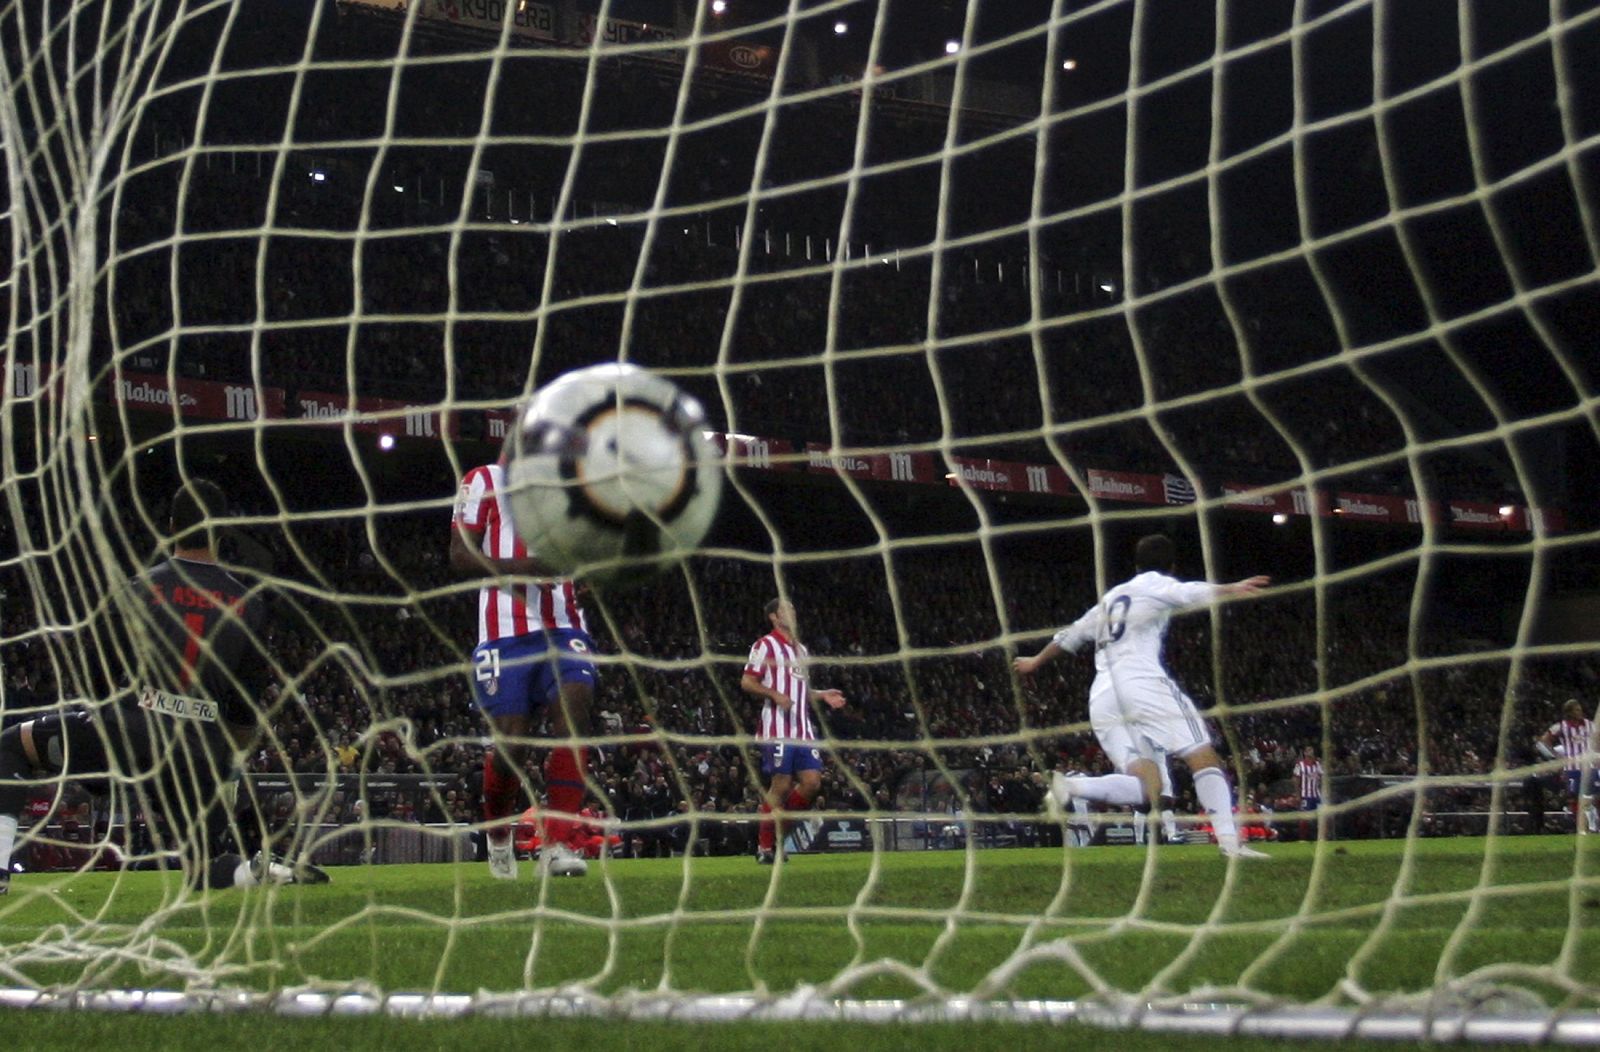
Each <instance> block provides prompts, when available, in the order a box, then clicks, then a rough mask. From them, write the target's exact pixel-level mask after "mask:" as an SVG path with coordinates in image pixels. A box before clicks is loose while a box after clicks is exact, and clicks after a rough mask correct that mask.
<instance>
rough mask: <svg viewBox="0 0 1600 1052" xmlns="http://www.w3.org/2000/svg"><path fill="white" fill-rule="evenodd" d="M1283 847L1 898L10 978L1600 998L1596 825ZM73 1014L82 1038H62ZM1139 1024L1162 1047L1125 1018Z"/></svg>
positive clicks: (400, 1024)
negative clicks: (1551, 832) (1226, 853)
mask: <svg viewBox="0 0 1600 1052" xmlns="http://www.w3.org/2000/svg"><path fill="white" fill-rule="evenodd" d="M1594 839H1596V840H1600V838H1594ZM1270 850H1271V851H1272V853H1273V856H1274V857H1273V858H1272V859H1271V860H1270V861H1266V862H1257V863H1241V864H1239V865H1237V866H1234V867H1231V868H1230V867H1229V866H1228V865H1227V864H1226V863H1225V862H1224V861H1223V860H1222V859H1221V858H1220V857H1219V856H1218V855H1217V853H1216V851H1215V850H1214V849H1211V848H1204V847H1164V848H1161V849H1158V850H1157V851H1156V852H1154V853H1153V854H1151V853H1147V852H1146V851H1144V850H1143V849H1139V848H1109V847H1108V848H1094V849H1090V850H1077V851H1061V850H1044V849H1040V850H1002V851H972V852H929V853H899V854H883V855H879V856H877V857H876V858H874V857H873V856H871V855H833V856H806V857H800V858H796V859H793V860H792V861H790V862H789V863H788V864H787V865H785V866H782V867H779V868H777V869H776V870H774V869H768V868H764V867H757V866H756V865H755V864H754V863H753V862H752V861H751V860H750V859H747V858H735V859H690V860H687V861H686V860H684V859H672V860H656V861H631V860H630V861H611V862H609V863H605V864H595V865H593V866H592V868H591V872H590V874H589V876H588V877H587V878H584V879H581V880H554V881H548V882H544V881H540V880H539V879H538V878H537V877H536V876H535V875H534V874H533V872H532V866H530V865H528V864H526V863H525V864H524V870H523V878H522V879H521V880H520V881H518V882H517V883H516V884H506V883H500V882H496V881H494V880H492V879H491V878H490V877H489V874H488V870H487V867H486V866H484V865H482V864H469V865H462V866H451V865H432V866H378V867H363V868H346V869H336V870H334V871H333V875H334V882H333V883H332V884H330V885H326V886H319V887H304V888H301V887H290V888H283V889H273V890H266V889H258V890H252V891H249V892H232V891H230V892H218V893H212V894H210V895H207V896H204V897H195V896H186V895H183V894H180V889H179V886H178V881H177V880H176V878H175V877H172V876H170V875H164V874H159V873H129V874H120V875H118V874H102V873H93V874H75V875H70V876H69V875H58V874H36V875H24V876H20V877H18V878H16V879H15V880H14V881H13V886H12V891H11V894H10V895H9V896H8V897H7V898H6V899H0V986H9V987H22V986H45V987H50V986H55V987H62V986H75V985H81V986H84V987H92V988H100V989H114V988H157V989H182V988H185V987H189V986H197V985H203V981H202V980H199V979H197V978H196V976H197V975H209V976H210V977H211V981H213V982H214V983H216V984H219V985H227V986H239V987H247V988H252V989H260V990H276V989H282V988H288V987H298V986H305V985H312V986H316V987H319V988H324V989H344V988H364V989H370V988H372V987H373V986H376V987H377V988H379V989H382V990H384V991H400V992H441V993H471V992H474V991H478V990H488V991H500V992H504V991H513V990H517V989H522V988H538V989H549V988H553V987H560V986H566V985H568V984H582V985H584V986H587V987H590V988H593V989H596V990H599V991H603V992H618V991H627V990H637V991H650V990H656V989H660V988H663V987H664V986H667V987H670V988H672V989H674V990H678V991H690V992H698V993H718V992H740V991H750V990H764V991H768V992H772V993H781V992H783V991H787V990H791V989H793V988H795V987H796V986H799V985H802V984H812V985H817V984H823V983H827V982H829V981H831V980H833V979H834V978H835V977H836V976H839V975H840V974H841V973H847V972H848V973H850V974H852V975H853V976H854V979H853V981H852V982H851V983H850V984H849V986H848V989H844V990H840V991H838V992H839V993H841V994H842V995H845V996H850V997H854V998H883V997H915V996H917V995H918V994H919V993H921V992H922V991H923V990H924V989H925V988H926V989H934V990H939V991H943V992H948V993H954V994H975V995H977V996H980V997H985V998H991V997H992V998H1018V999H1034V998H1041V999H1052V1000H1069V999H1074V998H1081V997H1084V996H1086V995H1088V994H1091V993H1092V992H1093V991H1094V988H1095V985H1094V984H1096V983H1106V984H1109V985H1111V986H1114V987H1116V988H1118V989H1120V990H1125V991H1131V992H1142V993H1145V994H1149V995H1156V994H1159V993H1162V992H1176V991H1183V990H1189V989H1193V988H1196V987H1212V988H1217V989H1220V990H1223V991H1228V990H1233V989H1238V988H1241V987H1247V988H1248V989H1250V990H1252V991H1255V992H1258V993H1261V994H1267V995H1275V996H1282V997H1285V998H1290V999H1295V1000H1309V999H1316V998H1323V997H1327V996H1329V995H1335V996H1337V995H1338V993H1339V991H1340V989H1341V987H1340V984H1341V983H1343V982H1353V983H1355V984H1356V985H1358V986H1359V987H1360V988H1361V989H1364V990H1366V991H1370V992H1396V991H1416V990H1424V989H1427V988H1429V987H1431V986H1433V985H1434V983H1435V982H1436V980H1437V979H1438V978H1440V977H1453V976H1459V975H1463V974H1465V973H1468V972H1471V971H1473V970H1475V969H1479V968H1482V967H1484V966H1488V965H1515V966H1523V968H1522V970H1521V971H1509V972H1507V973H1506V974H1507V976H1508V977H1509V978H1510V979H1512V980H1513V981H1515V982H1517V983H1518V984H1519V985H1522V986H1524V987H1526V988H1529V989H1532V990H1534V991H1536V992H1538V993H1539V994H1540V995H1541V996H1542V997H1544V998H1545V1000H1546V1001H1547V1002H1549V1003H1551V1004H1561V1003H1565V1004H1568V1005H1570V1006H1573V1007H1584V1008H1593V1007H1595V1006H1596V1004H1597V1002H1600V845H1596V844H1593V843H1592V841H1589V840H1585V841H1582V842H1580V841H1578V840H1577V839H1576V838H1573V837H1548V838H1500V839H1493V840H1486V839H1467V838H1462V839H1453V840H1425V841H1424V840H1419V841H1414V842H1412V843H1410V844H1409V845H1408V844H1407V843H1405V842H1403V841H1374V842H1352V843H1339V844H1324V845H1321V846H1320V847H1318V846H1317V845H1305V844H1296V845H1288V844H1285V845H1274V846H1273V847H1271V848H1270ZM1063 940H1066V941H1065V942H1063ZM1063 947H1070V949H1071V951H1072V952H1071V954H1063V953H1062V952H1061V951H1062V948H1063ZM1019 955H1020V956H1019ZM1008 962H1009V963H1008ZM197 966H198V967H199V968H201V969H203V972H197V971H195V969H196V967H197ZM251 1018H252V1017H250V1016H245V1017H244V1019H245V1020H249V1019H251ZM0 1023H3V1026H4V1029H5V1030H6V1031H8V1032H11V1031H13V1029H14V1028H24V1029H21V1030H18V1031H17V1032H19V1033H22V1032H26V1033H29V1034H31V1035H32V1039H31V1040H28V1041H26V1042H24V1045H23V1046H20V1047H32V1048H46V1047H67V1045H69V1044H75V1045H76V1047H82V1044H81V1042H82V1040H83V1039H84V1036H85V1035H86V1034H88V1033H90V1032H92V1031H93V1030H94V1028H96V1027H100V1026H109V1027H111V1028H112V1029H111V1030H110V1031H108V1032H109V1033H117V1034H123V1035H127V1034H131V1033H133V1032H136V1031H137V1030H138V1029H139V1028H144V1027H154V1028H156V1031H155V1032H154V1033H152V1034H151V1035H150V1036H149V1037H148V1040H147V1041H146V1040H140V1041H139V1044H140V1045H144V1044H146V1043H148V1044H151V1045H152V1046H153V1045H157V1044H165V1045H174V1044H178V1045H183V1044H187V1043H188V1042H189V1041H190V1040H191V1039H192V1040H194V1041H196V1042H203V1043H204V1044H206V1045H207V1047H212V1048H216V1047H227V1046H228V1044H229V1040H230V1039H229V1037H228V1035H229V1034H230V1033H238V1034H239V1036H240V1039H241V1041H242V1042H243V1041H247V1039H248V1037H249V1030H250V1027H249V1026H248V1025H246V1024H245V1023H241V1022H239V1021H238V1020H233V1019H230V1018H226V1017H224V1018H211V1019H204V1018H183V1019H129V1018H127V1017H114V1016H113V1017H98V1018H93V1019H85V1018H81V1017H73V1016H62V1015H59V1014H57V1013H41V1012H27V1013H16V1012H8V1013H5V1016H4V1018H3V1019H0ZM272 1025H273V1026H274V1027H290V1028H291V1031H290V1032H292V1033H298V1034H300V1035H301V1037H300V1038H298V1039H296V1040H295V1042H294V1045H295V1047H318V1046H319V1044H320V1042H322V1041H327V1042H328V1045H329V1047H339V1048H343V1049H351V1048H359V1047H368V1046H367V1045H365V1044H362V1043H361V1042H363V1041H365V1040H367V1039H368V1038H369V1037H370V1038H371V1039H373V1040H379V1039H381V1035H384V1034H388V1035H390V1036H389V1037H388V1038H387V1039H386V1041H387V1047H391V1048H392V1047H396V1046H399V1047H434V1045H433V1044H432V1042H435V1041H436V1042H437V1043H438V1047H461V1046H462V1045H463V1044H464V1043H465V1040H464V1038H465V1035H467V1034H471V1033H475V1032H480V1031H481V1032H483V1033H484V1034H485V1039H486V1040H490V1039H492V1038H490V1037H489V1036H488V1035H489V1034H490V1033H491V1032H496V1033H497V1032H498V1028H501V1027H515V1028H517V1030H516V1032H518V1033H521V1034H524V1035H526V1034H528V1033H530V1031H529V1030H528V1027H529V1026H530V1025H531V1024H529V1023H528V1022H526V1021H522V1022H520V1023H518V1022H515V1021H512V1022H506V1021H496V1020H488V1019H474V1020H460V1021H452V1022H430V1023H425V1024H418V1023H415V1022H408V1021H405V1020H373V1019H367V1020H348V1019H347V1020H327V1021H316V1022H309V1023H301V1022H297V1021H296V1022H288V1021H274V1023H273V1024H272ZM541 1025H543V1024H541ZM773 1025H775V1024H773ZM562 1026H563V1027H567V1028H568V1029H569V1030H570V1033H568V1034H567V1037H566V1038H565V1039H564V1040H563V1041H562V1042H561V1045H562V1047H569V1048H576V1047H588V1046H586V1045H585V1041H586V1040H588V1038H587V1037H586V1036H585V1035H587V1034H590V1033H591V1032H592V1033H593V1034H604V1033H610V1034H612V1038H613V1040H612V1042H611V1043H610V1044H607V1045H606V1046H605V1047H611V1048H615V1047H618V1045H617V1044H616V1041H615V1032H616V1029H617V1027H618V1026H619V1024H617V1023H612V1022H594V1023H588V1022H582V1021H579V1022H573V1023H563V1024H562ZM169 1027H170V1028H172V1029H170V1030H166V1029H164V1028H169ZM352 1027H353V1028H354V1029H351V1028H352ZM752 1027H753V1029H752ZM53 1028H56V1029H53ZM60 1028H65V1029H60ZM130 1028H131V1029H130ZM408 1028H409V1029H408ZM797 1029H798V1028H796V1027H794V1026H789V1027H786V1028H780V1029H779V1030H778V1031H776V1033H779V1034H782V1035H784V1036H782V1037H780V1038H778V1039H777V1040H776V1043H779V1044H784V1045H786V1046H788V1047H791V1048H792V1047H804V1046H801V1045H798V1044H797V1041H796V1040H795V1032H796V1030H797ZM974 1029H976V1028H963V1027H959V1026H957V1027H949V1028H945V1027H941V1028H931V1029H928V1030H927V1031H926V1033H924V1032H923V1031H919V1034H922V1035H923V1036H922V1037H919V1038H918V1039H917V1043H918V1045H919V1047H922V1048H938V1047H946V1046H945V1045H943V1044H939V1043H938V1042H939V1041H942V1040H943V1039H942V1038H938V1037H936V1036H935V1034H936V1033H946V1032H947V1033H949V1034H951V1035H953V1036H952V1037H951V1041H952V1044H951V1045H950V1046H949V1047H956V1046H955V1044H954V1042H956V1041H959V1042H960V1047H963V1048H970V1047H972V1045H973V1043H974V1037H975V1035H974V1033H972V1031H973V1030H974ZM58 1030H59V1033H60V1034H62V1035H65V1036H64V1037H63V1038H62V1040H63V1041H64V1042H65V1043H64V1044H62V1045H60V1046H55V1045H52V1044H51V1042H52V1040H54V1039H53V1038H52V1036H51V1035H52V1034H53V1033H57V1032H58ZM357 1031H359V1034H360V1035H361V1036H357ZM761 1031H762V1027H760V1026H754V1025H746V1024H741V1025H740V1026H739V1027H733V1028H730V1027H726V1026H721V1027H693V1028H689V1027H682V1026H674V1025H671V1024H651V1025H644V1024H627V1032H628V1033H629V1034H630V1035H635V1036H639V1035H646V1034H651V1033H654V1034H655V1035H656V1036H654V1037H651V1038H649V1040H648V1043H649V1044H650V1045H651V1047H652V1048H660V1047H664V1046H670V1045H673V1044H678V1043H680V1039H681V1043H693V1044H694V1045H695V1046H696V1047H700V1048H706V1047H717V1044H718V1043H719V1042H723V1041H738V1042H739V1043H740V1044H741V1045H744V1046H745V1047H748V1044H749V1043H753V1042H754V1041H756V1040H762V1038H760V1037H759V1034H760V1033H761ZM964 1031H966V1035H965V1037H963V1036H962V1035H963V1032H964ZM806 1032H807V1033H812V1034H819V1035H820V1034H822V1033H824V1032H827V1033H833V1034H834V1035H835V1036H836V1040H835V1042H834V1043H835V1044H837V1043H838V1041H839V1040H848V1041H850V1042H851V1043H852V1044H858V1045H859V1044H867V1045H869V1046H875V1045H878V1044H882V1043H884V1042H888V1044H896V1043H898V1042H895V1041H894V1040H892V1039H893V1038H894V1036H895V1033H894V1031H892V1030H884V1029H883V1028H850V1027H840V1028H833V1027H819V1028H814V1029H811V1030H807V1031H806ZM1008 1032H1009V1033H1012V1034H1013V1036H1012V1037H1011V1038H1010V1039H1009V1041H1008V1042H1007V1043H1010V1044H1012V1045H1015V1044H1016V1043H1017V1042H1018V1041H1025V1040H1027V1038H1026V1031H1025V1030H1023V1031H1015V1030H1014V1028H1010V1027H994V1026H988V1025H986V1026H984V1027H983V1028H982V1038H981V1040H982V1042H983V1043H985V1044H987V1043H988V1042H989V1041H999V1040H1001V1035H1002V1034H1004V1033H1008ZM741 1034H742V1035H743V1037H742V1038H740V1037H739V1035H741ZM73 1035H76V1037H73ZM451 1035H453V1037H452V1036H451ZM686 1035H698V1036H693V1037H690V1036H686ZM839 1035H844V1036H843V1037H840V1036H839ZM902 1036H903V1035H902ZM257 1040H259V1033H257ZM630 1040H631V1039H630ZM805 1040H806V1041H810V1040H811V1038H806V1039H805ZM1161 1040H1162V1041H1163V1045H1162V1046H1161V1047H1163V1048H1169V1049H1170V1048H1173V1047H1174V1042H1173V1040H1172V1039H1171V1038H1162V1039H1161ZM1118 1044H1119V1045H1120V1046H1122V1047H1124V1048H1129V1047H1132V1048H1137V1047H1140V1046H1139V1045H1138V1044H1137V1043H1136V1042H1130V1041H1129V1039H1128V1038H1127V1036H1126V1035H1124V1036H1123V1037H1119V1038H1118ZM241 1047H242V1044H241ZM256 1047H259V1044H258V1045H257V1046H256ZM371 1047H378V1046H377V1045H373V1046H371ZM594 1047H600V1046H599V1045H596V1046H594ZM624 1047H626V1046H624ZM729 1047H732V1046H731V1045H730V1046H729ZM1151 1047H1154V1046H1153V1045H1152V1046H1151ZM1178 1047H1181V1045H1180V1046H1178ZM1391 1047H1392V1046H1391Z"/></svg>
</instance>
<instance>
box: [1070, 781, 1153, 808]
mask: <svg viewBox="0 0 1600 1052" xmlns="http://www.w3.org/2000/svg"><path fill="white" fill-rule="evenodd" d="M1067 787H1068V789H1069V790H1070V791H1071V793H1072V795H1073V796H1081V797H1083V798H1084V799H1085V800H1093V801H1095V802H1096V803H1101V804H1114V805H1116V806H1118V807H1138V806H1139V805H1140V804H1142V803H1144V786H1143V785H1141V784H1140V783H1139V779H1137V778H1135V777H1134V776H1133V775H1131V774H1102V775H1100V776H1099V777H1098V778H1085V777H1082V776H1081V775H1080V776H1079V777H1077V778H1068V779H1067Z"/></svg>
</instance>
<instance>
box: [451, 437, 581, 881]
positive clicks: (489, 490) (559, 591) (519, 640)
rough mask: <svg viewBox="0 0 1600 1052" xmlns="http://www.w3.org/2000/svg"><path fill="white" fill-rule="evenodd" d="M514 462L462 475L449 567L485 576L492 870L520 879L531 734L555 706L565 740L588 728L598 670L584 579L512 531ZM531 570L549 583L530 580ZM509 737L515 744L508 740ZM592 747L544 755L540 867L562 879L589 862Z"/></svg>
mask: <svg viewBox="0 0 1600 1052" xmlns="http://www.w3.org/2000/svg"><path fill="white" fill-rule="evenodd" d="M504 491H505V468H504V465H503V464H488V465H485V466H483V467H477V468H473V469H472V470H471V471H469V472H467V475H466V478H464V479H462V481H461V492H460V495H459V496H458V498H457V500H456V511H455V521H454V524H453V528H452V529H451V531H450V566H451V568H452V569H454V570H456V571H457V572H459V573H462V574H464V575H468V576H471V577H481V578H483V579H484V585H483V587H482V588H480V589H479V590H478V645H477V647H476V648H475V649H474V650H473V651H472V679H473V684H472V687H473V697H474V698H475V700H476V701H477V703H478V707H479V708H481V709H483V712H484V715H485V716H486V717H487V718H488V721H489V726H490V729H491V730H492V731H493V732H494V737H495V740H496V746H495V747H494V748H492V749H490V750H489V752H488V754H487V755H486V756H485V757H484V763H483V816H484V818H485V819H486V820H487V821H488V822H489V823H491V828H490V830H489V833H488V840H489V871H490V872H491V873H493V874H494V875H495V876H496V877H499V878H501V879H504V880H512V879H515V877H516V875H517V856H516V851H515V848H514V846H513V844H512V839H511V826H510V823H509V822H507V821H505V820H506V819H509V818H510V817H511V816H512V814H513V812H514V811H515V810H516V799H517V792H518V790H519V789H520V788H521V787H522V783H521V780H520V779H519V778H518V777H517V773H516V772H517V770H518V769H519V768H521V767H523V766H524V764H525V762H526V760H527V756H528V751H529V746H528V745H527V743H526V739H527V738H528V737H529V735H530V734H532V732H533V731H534V729H535V728H536V727H537V726H538V722H539V720H538V716H539V713H538V710H539V709H540V708H542V707H543V706H545V705H555V706H556V710H555V713H554V720H553V721H552V722H553V724H554V731H555V734H556V735H557V736H558V737H563V738H565V737H568V736H570V735H579V734H583V733H585V732H586V731H587V729H588V725H589V706H590V701H591V699H592V698H593V697H594V682H595V670H594V662H593V661H592V660H591V659H590V655H591V654H592V653H593V652H594V643H593V641H592V640H591V639H590V638H589V630H588V624H587V622H586V621H585V620H584V616H583V609H582V608H581V607H580V606H579V605H578V591H577V587H576V585H574V583H573V582H572V580H571V579H569V578H562V577H554V576H552V575H551V573H550V570H549V568H548V567H546V566H544V565H543V564H542V563H540V562H539V560H538V558H537V556H535V555H533V554H530V553H529V551H528V549H527V546H526V545H524V544H523V542H522V539H521V538H520V537H518V536H517V535H516V531H515V530H514V529H513V528H512V519H511V509H510V507H509V506H508V505H507V503H506V501H505V497H504ZM529 577H538V578H543V579H542V580H527V578H529ZM508 739H509V741H508ZM584 759H585V757H584V749H583V746H581V745H573V746H559V747H557V748H554V749H552V750H551V751H550V755H549V756H548V757H547V758H546V759H545V763H544V778H545V790H546V796H547V801H546V806H545V808H544V815H545V818H544V830H543V832H542V833H541V837H542V846H541V849H540V854H539V858H540V864H541V868H543V869H544V870H545V871H546V872H548V873H551V874H553V875H555V876H581V875H583V873H585V872H587V870H588V866H587V864H586V863H585V862H584V861H583V858H582V855H581V854H580V853H579V852H578V851H577V850H576V849H575V848H574V847H573V846H572V845H571V844H570V843H569V841H570V840H571V839H572V838H573V837H575V836H576V833H577V830H578V823H577V822H576V821H574V820H572V819H570V818H566V817H562V816H563V815H576V814H577V813H578V810H579V809H580V808H581V807H582V806H583V796H584V783H583V767H584Z"/></svg>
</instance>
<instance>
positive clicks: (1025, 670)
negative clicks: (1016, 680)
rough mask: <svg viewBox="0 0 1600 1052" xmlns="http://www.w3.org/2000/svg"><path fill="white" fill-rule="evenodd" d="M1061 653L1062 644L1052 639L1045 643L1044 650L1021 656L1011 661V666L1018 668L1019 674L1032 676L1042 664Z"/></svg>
mask: <svg viewBox="0 0 1600 1052" xmlns="http://www.w3.org/2000/svg"><path fill="white" fill-rule="evenodd" d="M1060 653H1061V646H1060V645H1059V644H1058V643H1057V642H1056V641H1055V640H1054V639H1052V640H1050V642H1048V643H1046V644H1045V645H1044V649H1043V650H1041V651H1039V652H1038V653H1037V654H1035V655H1033V657H1019V658H1017V659H1016V660H1015V661H1013V662H1011V667H1012V668H1013V669H1015V670H1016V673H1017V675H1019V676H1031V675H1033V674H1034V673H1035V672H1037V671H1039V669H1040V668H1041V667H1042V666H1044V665H1045V664H1047V663H1049V662H1050V661H1053V660H1055V657H1056V655H1058V654H1060Z"/></svg>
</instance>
